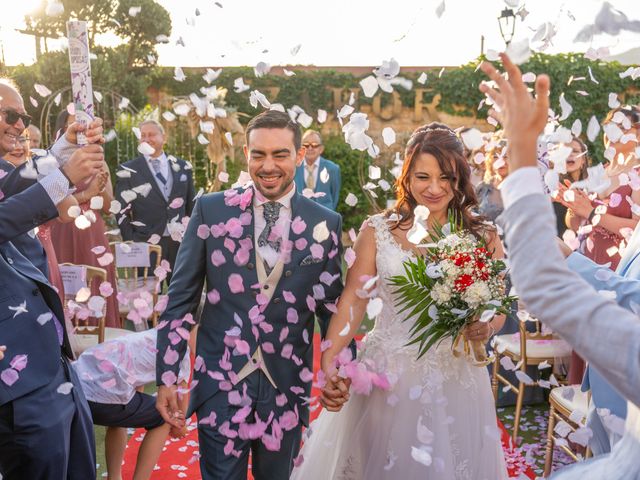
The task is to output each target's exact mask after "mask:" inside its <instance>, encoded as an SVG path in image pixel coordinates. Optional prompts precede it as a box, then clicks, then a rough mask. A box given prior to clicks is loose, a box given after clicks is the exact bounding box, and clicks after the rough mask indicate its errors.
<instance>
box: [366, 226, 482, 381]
mask: <svg viewBox="0 0 640 480" xmlns="http://www.w3.org/2000/svg"><path fill="white" fill-rule="evenodd" d="M369 224H370V225H371V226H372V227H373V228H374V229H375V236H376V250H377V251H376V269H377V273H378V277H379V279H378V289H377V294H378V296H379V297H380V298H381V299H382V305H383V307H382V311H381V312H380V314H379V315H378V317H377V318H376V319H375V326H374V328H373V329H372V330H371V331H370V332H369V333H368V334H367V337H366V340H365V342H364V347H363V350H362V351H361V353H360V355H359V359H360V360H363V361H364V360H370V361H372V362H373V363H374V364H375V366H376V370H377V371H378V372H385V373H386V374H387V375H391V376H392V377H395V376H396V375H398V374H400V373H401V369H402V368H404V367H406V365H407V363H408V364H409V365H411V366H412V367H413V368H414V369H417V370H420V371H422V373H423V374H425V375H426V376H429V375H433V376H434V377H435V379H436V380H440V377H442V380H457V381H459V382H460V383H461V385H462V386H463V387H465V388H473V386H474V384H475V382H470V381H468V376H469V375H468V374H469V373H470V372H471V371H472V369H474V368H476V367H473V366H472V365H470V364H469V363H468V362H466V361H464V360H460V359H457V358H456V357H453V355H452V353H451V343H452V340H451V339H450V338H448V339H445V340H443V341H442V342H441V343H439V344H438V345H437V346H436V347H435V348H432V349H431V350H430V351H429V352H427V353H426V355H424V356H423V357H422V358H420V359H418V347H417V346H416V345H407V344H408V343H409V341H410V339H411V335H410V329H411V325H412V323H413V318H407V317H408V312H402V313H400V310H402V308H399V307H397V301H398V298H397V296H396V295H395V294H394V292H393V291H394V287H393V286H392V285H391V284H390V282H389V279H390V278H391V277H393V276H396V275H404V274H405V271H404V262H406V261H410V260H415V254H414V253H413V252H411V251H407V250H405V249H404V248H403V247H402V246H401V245H400V244H399V243H398V241H397V240H396V239H395V238H394V236H393V234H392V233H391V230H390V229H389V226H390V223H389V220H388V219H387V218H385V217H384V216H383V215H381V214H378V215H374V216H372V217H371V218H370V219H369ZM391 380H393V379H391Z"/></svg>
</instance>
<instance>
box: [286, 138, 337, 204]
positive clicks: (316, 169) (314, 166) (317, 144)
mask: <svg viewBox="0 0 640 480" xmlns="http://www.w3.org/2000/svg"><path fill="white" fill-rule="evenodd" d="M302 146H303V147H304V148H305V151H306V154H305V158H304V162H302V163H301V164H300V165H298V167H297V168H296V178H295V181H296V188H297V190H298V193H302V192H303V191H305V190H308V191H310V192H311V193H314V194H318V195H317V196H314V197H313V200H314V201H316V202H317V203H319V204H320V205H322V206H324V207H327V208H328V209H330V210H333V211H335V210H336V208H338V199H339V197H340V186H341V184H342V179H341V177H340V167H339V166H338V164H336V163H334V162H332V161H331V160H327V159H326V158H324V157H323V156H322V153H323V152H324V145H323V144H322V137H321V136H320V132H317V131H316V130H307V131H306V132H304V135H303V136H302Z"/></svg>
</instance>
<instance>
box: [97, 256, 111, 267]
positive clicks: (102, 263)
mask: <svg viewBox="0 0 640 480" xmlns="http://www.w3.org/2000/svg"><path fill="white" fill-rule="evenodd" d="M98 263H99V264H100V266H101V267H106V266H107V265H110V264H111V263H113V254H112V253H105V254H104V255H103V256H101V257H98Z"/></svg>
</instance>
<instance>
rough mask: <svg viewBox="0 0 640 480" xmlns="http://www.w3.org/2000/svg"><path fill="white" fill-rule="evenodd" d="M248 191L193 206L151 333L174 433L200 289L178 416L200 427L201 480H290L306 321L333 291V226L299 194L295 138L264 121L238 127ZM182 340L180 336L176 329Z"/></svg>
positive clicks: (289, 125) (303, 400)
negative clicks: (185, 397)
mask: <svg viewBox="0 0 640 480" xmlns="http://www.w3.org/2000/svg"><path fill="white" fill-rule="evenodd" d="M246 142H247V145H245V147H244V148H245V156H246V157H247V161H248V166H249V173H250V175H251V178H252V180H253V185H252V186H251V185H249V186H246V187H240V188H236V189H232V190H227V191H225V192H218V193H212V194H208V195H204V196H203V197H202V198H200V199H199V200H198V202H197V203H196V205H195V207H194V209H193V214H192V216H191V219H190V222H189V226H188V227H187V232H186V234H185V236H184V239H183V241H182V244H181V246H180V250H179V252H178V258H177V261H176V268H175V272H174V276H173V280H172V282H171V285H170V288H169V302H168V306H167V309H166V310H165V312H164V313H163V314H162V316H161V317H160V323H159V325H158V354H157V355H158V357H157V382H158V385H159V389H158V399H157V407H158V409H159V410H160V412H161V414H162V415H163V417H164V418H165V420H166V421H167V422H169V423H172V424H174V425H181V424H182V423H183V422H184V420H183V417H182V415H183V412H180V411H179V409H178V406H177V394H178V391H177V387H176V378H177V372H178V366H179V364H180V359H181V358H182V356H183V355H184V354H185V350H186V345H187V341H186V339H187V338H188V336H187V335H186V330H189V329H191V328H192V326H193V324H194V321H193V317H192V314H193V313H195V311H196V308H197V307H198V303H199V301H200V297H201V292H202V288H203V285H204V286H205V291H206V292H207V295H206V297H207V301H206V304H205V306H204V309H203V313H202V315H201V318H200V328H199V331H198V340H197V348H196V360H195V365H194V369H195V371H194V377H193V384H192V390H191V398H190V405H189V411H188V412H187V417H189V416H190V415H191V414H192V412H196V414H197V416H198V434H199V439H200V469H201V472H202V476H203V478H204V479H230V478H233V479H239V478H246V475H247V467H248V458H249V453H250V452H251V454H252V471H253V475H254V477H255V478H256V479H257V480H261V479H264V480H267V479H268V480H279V479H281V480H285V479H288V478H289V475H290V472H291V469H292V465H293V461H294V459H295V457H296V456H297V453H298V449H299V446H300V440H301V431H302V426H303V425H307V424H308V420H309V402H310V395H311V380H312V376H313V373H312V372H313V333H314V316H315V315H317V316H318V318H319V321H320V326H321V332H322V333H323V334H324V332H325V331H326V328H327V324H328V320H329V318H330V315H331V312H332V311H333V310H334V309H335V303H336V301H337V298H338V296H339V295H340V293H341V291H342V286H343V285H342V280H341V253H342V252H341V250H342V246H341V243H340V237H341V235H340V232H341V219H340V216H339V215H338V214H336V213H334V212H332V211H330V210H328V209H326V208H324V207H321V206H320V205H318V204H317V203H315V202H313V201H311V200H309V199H307V198H305V197H304V196H302V195H300V194H298V193H297V192H296V190H295V185H294V183H293V178H294V174H295V168H296V165H300V164H301V162H302V161H303V159H304V155H305V149H304V148H302V147H301V134H300V130H299V127H298V126H297V125H296V124H295V123H294V122H293V121H291V119H290V118H289V116H288V115H287V114H285V113H282V112H278V111H274V110H270V111H267V112H264V113H262V114H260V115H258V116H257V117H255V118H253V119H252V120H251V121H250V122H249V124H248V125H247V130H246ZM185 329H186V330H185Z"/></svg>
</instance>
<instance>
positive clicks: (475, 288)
mask: <svg viewBox="0 0 640 480" xmlns="http://www.w3.org/2000/svg"><path fill="white" fill-rule="evenodd" d="M492 298H493V295H492V294H491V290H490V289H489V286H488V285H487V284H486V283H485V282H475V283H474V284H473V285H471V286H470V287H469V288H467V289H466V290H465V292H464V294H463V295H462V299H463V300H464V301H465V302H467V304H468V305H469V306H470V307H471V308H476V307H478V306H480V305H482V304H484V303H488V302H489V301H490V300H492Z"/></svg>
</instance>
